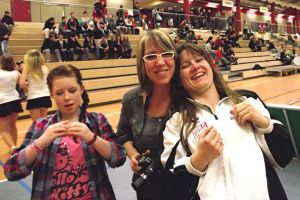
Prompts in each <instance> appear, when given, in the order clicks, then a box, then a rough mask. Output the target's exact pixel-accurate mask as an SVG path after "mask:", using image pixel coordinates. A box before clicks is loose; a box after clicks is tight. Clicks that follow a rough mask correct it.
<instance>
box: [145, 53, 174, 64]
mask: <svg viewBox="0 0 300 200" xmlns="http://www.w3.org/2000/svg"><path fill="white" fill-rule="evenodd" d="M158 57H162V58H163V59H164V60H168V59H173V58H174V52H172V51H168V52H163V53H160V54H148V55H145V56H144V57H143V60H144V61H145V62H154V61H157V59H158Z"/></svg>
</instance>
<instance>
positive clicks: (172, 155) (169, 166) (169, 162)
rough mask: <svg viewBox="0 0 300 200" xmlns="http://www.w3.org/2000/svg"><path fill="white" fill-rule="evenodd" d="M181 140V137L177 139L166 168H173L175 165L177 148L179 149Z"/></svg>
mask: <svg viewBox="0 0 300 200" xmlns="http://www.w3.org/2000/svg"><path fill="white" fill-rule="evenodd" d="M179 142H180V139H179V140H178V141H177V143H176V144H175V145H174V147H173V149H172V151H171V153H170V156H169V158H168V160H167V162H166V166H165V170H169V169H172V168H173V166H174V160H175V155H176V150H177V147H178V144H179Z"/></svg>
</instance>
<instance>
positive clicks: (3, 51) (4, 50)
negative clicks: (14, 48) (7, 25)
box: [0, 40, 9, 55]
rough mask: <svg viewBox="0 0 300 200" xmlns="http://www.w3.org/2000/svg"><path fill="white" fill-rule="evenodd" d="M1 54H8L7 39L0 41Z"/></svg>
mask: <svg viewBox="0 0 300 200" xmlns="http://www.w3.org/2000/svg"><path fill="white" fill-rule="evenodd" d="M3 54H9V51H8V40H3V41H2V42H1V51H0V55H3Z"/></svg>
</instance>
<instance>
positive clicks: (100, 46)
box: [97, 36, 108, 59]
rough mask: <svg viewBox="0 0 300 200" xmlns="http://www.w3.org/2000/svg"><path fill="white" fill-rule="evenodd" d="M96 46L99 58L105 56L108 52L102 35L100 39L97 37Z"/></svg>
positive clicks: (105, 39) (106, 43)
mask: <svg viewBox="0 0 300 200" xmlns="http://www.w3.org/2000/svg"><path fill="white" fill-rule="evenodd" d="M97 46H98V49H99V58H100V59H103V58H105V56H106V55H107V54H108V42H107V38H106V37H105V36H103V37H102V38H101V39H99V41H98V44H97Z"/></svg>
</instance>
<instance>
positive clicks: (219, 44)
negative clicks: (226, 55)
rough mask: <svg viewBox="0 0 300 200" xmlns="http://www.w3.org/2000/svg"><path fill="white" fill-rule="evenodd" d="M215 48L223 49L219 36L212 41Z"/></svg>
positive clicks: (222, 42)
mask: <svg viewBox="0 0 300 200" xmlns="http://www.w3.org/2000/svg"><path fill="white" fill-rule="evenodd" d="M214 44H215V46H218V47H219V46H220V47H223V45H224V41H223V40H222V39H221V38H220V36H219V35H218V36H217V38H216V39H215V41H214Z"/></svg>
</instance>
